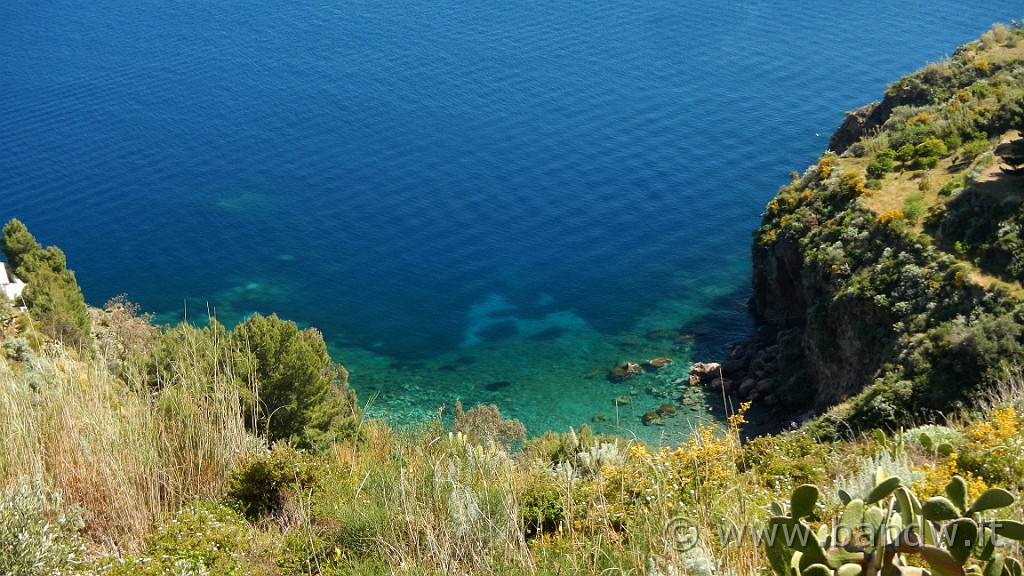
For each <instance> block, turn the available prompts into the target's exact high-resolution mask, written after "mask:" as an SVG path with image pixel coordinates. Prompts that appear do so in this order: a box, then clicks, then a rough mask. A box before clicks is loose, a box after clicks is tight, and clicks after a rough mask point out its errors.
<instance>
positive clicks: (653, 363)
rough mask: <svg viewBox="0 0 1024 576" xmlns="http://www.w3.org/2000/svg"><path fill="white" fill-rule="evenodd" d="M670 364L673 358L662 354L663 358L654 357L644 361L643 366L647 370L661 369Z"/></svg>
mask: <svg viewBox="0 0 1024 576" xmlns="http://www.w3.org/2000/svg"><path fill="white" fill-rule="evenodd" d="M670 364H672V359H671V358H669V357H667V356H662V357H661V358H654V359H652V360H648V361H646V362H644V364H643V367H644V369H645V370H660V369H661V368H664V367H665V366H668V365H670Z"/></svg>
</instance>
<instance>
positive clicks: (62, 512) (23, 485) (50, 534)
mask: <svg viewBox="0 0 1024 576" xmlns="http://www.w3.org/2000/svg"><path fill="white" fill-rule="evenodd" d="M83 526H84V523H83V522H82V518H81V514H80V512H79V511H78V509H76V508H70V509H64V507H63V506H62V499H61V495H60V494H59V493H56V492H51V491H50V490H47V489H46V488H44V487H43V486H42V485H40V484H39V483H30V482H26V481H22V482H19V483H18V484H17V485H16V486H15V487H14V488H13V489H10V490H7V491H5V492H4V493H3V494H2V495H0V572H2V573H3V574H4V575H5V576H36V575H38V576H43V575H45V574H62V573H67V572H70V571H72V570H74V569H75V568H76V567H77V566H79V565H80V564H81V563H82V559H83V557H84V555H85V545H84V542H83V541H82V539H81V537H80V535H79V533H80V531H81V529H82V528H83Z"/></svg>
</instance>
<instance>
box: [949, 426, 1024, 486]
mask: <svg viewBox="0 0 1024 576" xmlns="http://www.w3.org/2000/svg"><path fill="white" fill-rule="evenodd" d="M1021 421H1022V418H1021V414H1019V413H1018V412H1017V410H1016V409H1015V408H1013V407H1008V408H1001V409H999V410H995V411H993V412H992V415H991V416H990V417H989V419H988V420H984V421H981V422H976V423H974V424H972V425H971V426H970V427H969V428H968V430H967V438H968V439H967V444H966V445H965V446H964V448H963V450H961V452H960V460H959V466H960V469H961V470H963V471H965V472H967V471H970V472H972V473H974V474H976V475H978V476H981V477H983V478H985V480H987V481H988V482H991V483H994V484H997V485H1010V486H1014V487H1021V486H1024V437H1022V435H1021V423H1022V422H1021Z"/></svg>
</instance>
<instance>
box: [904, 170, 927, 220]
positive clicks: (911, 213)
mask: <svg viewBox="0 0 1024 576" xmlns="http://www.w3.org/2000/svg"><path fill="white" fill-rule="evenodd" d="M923 181H924V180H922V182H923ZM924 213H925V206H924V192H923V191H919V192H914V193H913V194H909V195H907V197H906V198H904V200H903V215H904V216H905V217H906V218H907V220H909V221H911V222H917V221H919V220H920V219H921V217H922V216H924Z"/></svg>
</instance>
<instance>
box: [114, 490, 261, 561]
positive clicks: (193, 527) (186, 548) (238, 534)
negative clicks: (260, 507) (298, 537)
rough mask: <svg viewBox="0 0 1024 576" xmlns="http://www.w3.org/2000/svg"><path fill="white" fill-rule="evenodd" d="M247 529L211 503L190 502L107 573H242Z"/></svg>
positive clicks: (232, 514) (228, 511) (225, 509)
mask: <svg viewBox="0 0 1024 576" xmlns="http://www.w3.org/2000/svg"><path fill="white" fill-rule="evenodd" d="M248 542H249V528H248V526H247V525H246V523H245V520H243V519H242V518H241V517H240V516H239V515H238V514H237V513H236V512H234V511H233V510H231V509H230V508H228V507H226V506H223V505H219V504H215V503H212V502H202V501H196V502H193V503H191V504H189V505H187V506H185V507H183V508H182V509H181V510H179V511H178V512H177V513H175V514H174V515H172V516H171V517H170V518H168V519H167V520H165V521H163V522H161V523H159V524H158V525H157V526H156V528H155V529H154V530H153V533H152V534H150V536H149V538H148V539H147V541H146V549H145V550H144V551H143V552H141V553H140V554H137V555H135V556H131V557H129V558H126V559H124V560H116V561H115V562H114V563H113V565H112V566H111V567H110V569H109V571H108V572H106V573H107V574H111V575H113V576H122V575H124V576H128V575H134V574H174V575H178V574H180V575H183V576H184V575H197V576H198V575H210V576H234V575H236V574H245V573H246V572H247V571H246V570H244V569H243V567H244V564H245V562H244V560H245V558H244V553H245V552H246V551H247V550H248V549H249V548H250V547H249V545H248Z"/></svg>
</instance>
